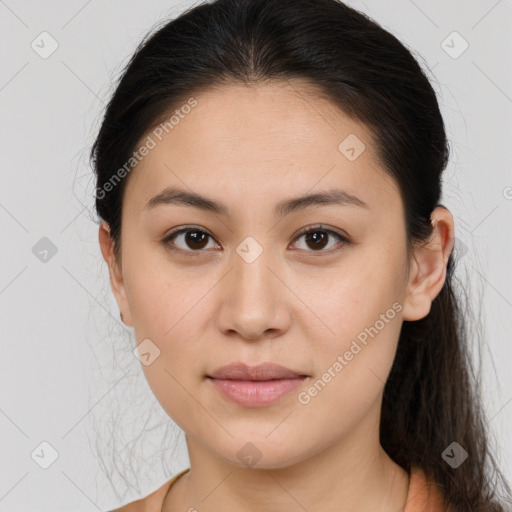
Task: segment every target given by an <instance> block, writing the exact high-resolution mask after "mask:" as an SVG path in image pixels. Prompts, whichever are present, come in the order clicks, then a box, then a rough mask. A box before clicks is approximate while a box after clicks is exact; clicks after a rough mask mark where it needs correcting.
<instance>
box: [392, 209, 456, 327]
mask: <svg viewBox="0 0 512 512" xmlns="http://www.w3.org/2000/svg"><path fill="white" fill-rule="evenodd" d="M430 218H431V222H432V225H433V233H432V235H431V237H430V238H429V239H428V241H427V242H426V243H424V244H421V245H419V246H417V247H416V248H415V249H414V253H413V256H412V261H411V266H410V274H409V282H408V287H407V296H406V298H405V301H404V309H403V315H402V316H403V319H404V320H420V319H422V318H424V317H426V316H427V315H428V314H429V312H430V308H431V306H432V301H433V300H434V299H435V298H436V297H437V295H438V294H439V292H440V291H441V289H442V287H443V285H444V283H445V280H446V266H447V264H448V258H449V256H450V254H451V252H452V250H453V246H454V243H455V238H454V236H455V235H454V233H455V230H454V222H453V216H452V214H451V213H450V211H449V210H448V209H447V208H445V207H444V206H438V207H436V208H435V210H434V211H433V212H432V214H431V217H430Z"/></svg>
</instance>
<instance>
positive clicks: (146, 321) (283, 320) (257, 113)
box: [99, 81, 454, 512]
mask: <svg viewBox="0 0 512 512" xmlns="http://www.w3.org/2000/svg"><path fill="white" fill-rule="evenodd" d="M196 99H197V101H198V105H197V106H196V107H195V108H194V109H192V111H191V113H190V114H188V115H187V116H186V117H185V118H184V119H181V120H180V122H179V124H178V125H176V126H175V127H174V129H173V130H172V131H170V132H169V133H168V134H167V135H165V137H163V139H162V141H161V142H158V144H157V146H156V147H155V148H154V149H152V150H151V151H150V152H149V154H148V155H147V156H146V157H145V158H144V159H143V160H142V161H141V162H140V163H139V164H138V166H137V167H136V168H135V169H134V170H133V171H132V173H131V174H130V175H129V180H128V183H127V188H126V190H125V196H124V200H123V212H122V235H121V236H122V247H121V262H119V261H117V260H116V259H115V258H114V253H113V246H112V240H111V238H110V236H109V231H108V225H107V224H106V223H103V224H102V225H101V226H100V231H99V241H100V247H101V251H102V254H103V257H104V259H105V261H106V262H107V263H108V265H109V269H110V282H111V286H112V290H113V293H114V295H115V297H116V300H117V303H118V305H119V308H120V310H121V312H122V313H123V317H124V322H125V323H126V324H127V325H130V326H132V327H133V328H134V330H135V334H136V338H137V343H140V342H141V341H142V340H144V339H146V338H149V339H150V340H151V341H152V342H153V343H154V344H155V345H156V346H158V348H159V349H160V356H159V357H157V358H156V359H155V360H154V361H153V362H152V363H151V364H150V365H148V366H145V365H142V368H143V370H144V372H145V376H146V378H147V380H148V383H149V385H150V387H151V389H152V391H153V392H154V394H155V396H156V398H157V399H158V401H159V402H160V404H161V405H162V407H163V408H164V410H165V411H166V412H167V413H168V414H169V416H170V417H171V418H172V419H173V420H174V421H175V422H176V423H177V424H178V425H179V426H180V427H181V428H182V429H183V430H184V431H185V433H186V439H187V446H188V450H189V456H190V462H191V471H190V472H189V473H186V474H185V475H183V476H182V477H181V478H179V479H178V480H177V481H176V483H175V485H174V486H173V487H172V488H171V490H170V492H169V493H168V494H167V496H166V498H165V501H164V504H163V508H162V510H163V511H167V512H170V511H171V510H182V511H186V510H194V509H195V510H199V511H201V510H208V511H209V512H218V511H221V510H222V511H223V512H226V511H228V512H229V511H235V510H237V511H239V510H244V511H248V512H251V511H261V510H266V511H268V512H277V511H282V510H290V511H294V510H297V511H303V510H308V512H316V511H334V510H336V511H356V510H357V511H358V512H361V511H370V510H372V511H379V512H396V511H397V510H400V509H401V507H403V506H404V505H405V502H406V498H407V492H408V485H409V475H408V474H407V472H406V471H404V470H403V469H402V468H401V467H399V466H398V465H397V464H395V463H394V462H393V461H392V460H391V459H390V458H389V456H388V455H387V454H386V453H385V452H384V450H383V449H382V447H381V445H380V443H379V421H380V411H381V404H382V396H383V390H384V384H385V382H386V379H387V376H388V375H389V372H390V369H391V365H392V362H393V358H394V355H395V352H396V348H397V343H398V337H399V333H400V327H401V324H402V321H403V320H418V319H420V318H423V317H425V316H426V315H427V314H428V312H429V311H430V306H431V303H432V301H433V299H434V298H435V297H436V296H437V295H438V293H439V292H440V290H441V288H442V286H443V284H444V282H445V278H446V264H447V261H448V256H449V254H450V252H451V251H452V249H453V237H454V224H453V217H452V215H451V213H450V212H449V210H447V209H446V208H444V207H438V208H436V209H435V210H434V212H433V213H432V220H433V223H434V226H435V228H434V233H433V235H432V237H431V239H430V241H429V243H428V244H424V245H422V246H417V247H416V248H415V249H414V252H413V253H408V251H407V245H406V231H405V219H404V210H403V204H402V200H401V197H400V194H399V191H398V188H397V185H396V183H395V182H394V181H393V180H392V178H391V177H389V175H387V174H386V173H385V172H384V170H383V168H382V167H381V165H380V163H379V162H378V160H377V157H376V155H375V153H374V152H373V150H372V143H371V133H370V132H369V131H368V130H367V128H366V127H365V126H364V125H363V124H361V123H358V122H356V121H354V120H352V119H350V118H349V117H347V116H346V115H344V114H343V112H341V111H339V110H338V109H335V108H334V107H333V105H332V104H330V103H329V102H328V101H327V100H326V99H323V98H320V97H318V96H316V95H315V94H314V91H313V90H310V89H308V87H307V84H301V83H300V82H298V81H295V82H281V83H274V84H265V85H258V86H252V87H246V86H242V85H230V86H227V87H225V88H224V89H215V90H211V91H209V92H205V93H202V94H200V95H197V96H196ZM350 134H355V135H356V136H357V137H358V138H359V139H360V140H361V141H363V142H364V143H365V145H366V150H365V151H364V152H363V153H362V154H361V155H360V156H359V157H358V158H357V159H356V160H355V161H350V160H349V159H347V158H346V157H345V156H344V155H343V154H342V153H341V152H340V151H339V149H338V146H339V144H340V142H342V141H343V140H344V139H345V138H346V137H347V136H348V135H350ZM168 186H177V187H180V188H183V189H185V190H187V191H194V192H196V193H199V194H201V195H204V196H206V197H208V198H212V199H214V200H216V201H218V202H222V203H224V204H225V205H226V206H227V207H228V208H229V210H230V215H228V216H222V215H218V214H214V213H211V212H206V211H202V210H199V209H197V208H193V207H189V206H179V205H165V206H160V207H157V208H155V209H152V210H150V211H147V212H145V211H144V206H145V204H146V202H147V201H148V200H149V199H150V198H152V197H153V196H155V195H156V194H158V193H159V192H161V191H162V190H163V189H165V188H166V187H168ZM332 188H342V189H343V190H346V191H350V193H352V194H354V195H356V196H357V197H359V198H360V199H362V200H363V201H364V202H365V203H367V205H368V209H364V208H359V207H356V206H349V205H345V206H340V205H321V206H313V207H309V208H306V209H303V210H300V211H297V212H293V213H289V214H288V215H286V216H284V217H283V218H281V219H279V218H278V217H275V216H274V214H273V208H274V205H275V204H276V203H278V202H279V201H282V200H283V199H288V198H292V197H296V196H300V195H304V194H306V193H312V192H319V191H324V190H329V189H332ZM316 224H322V229H324V230H325V229H332V230H333V231H335V232H338V233H340V234H342V235H347V236H348V238H349V239H350V240H351V241H352V243H350V244H345V245H343V244H342V242H341V241H340V240H339V239H338V238H337V237H336V235H335V234H329V235H328V236H329V240H328V242H327V246H325V247H323V246H322V247H321V248H320V249H315V246H314V244H313V243H312V242H311V241H310V242H309V243H308V240H307V238H306V237H305V236H300V237H298V232H299V230H300V229H301V228H304V227H309V226H314V225H316ZM185 226H191V228H190V229H191V231H194V228H196V229H197V228H201V229H202V230H204V231H206V232H207V233H208V234H210V235H211V237H210V238H207V239H206V241H205V242H204V244H203V245H202V246H200V247H204V248H203V249H199V250H198V249H197V248H196V249H194V247H197V246H198V244H196V245H192V246H190V245H187V243H186V240H185V237H184V235H178V236H177V237H176V238H174V239H173V240H172V241H171V242H167V244H168V245H169V244H172V242H174V244H175V246H176V247H177V248H180V249H182V250H183V251H184V252H186V251H188V253H187V254H192V253H193V254H192V256H191V257H187V255H186V254H184V255H179V254H176V253H174V252H172V251H171V250H170V249H168V248H166V245H165V243H164V242H162V240H163V239H164V238H165V236H166V234H168V233H170V231H171V229H173V228H178V227H185ZM322 233H324V236H325V231H322ZM247 236H251V237H253V238H254V239H255V240H256V241H257V242H258V244H259V245H260V246H261V248H262V250H263V252H262V253H261V255H260V256H259V257H258V258H257V259H256V260H255V261H254V262H252V263H247V262H246V261H245V260H244V259H243V258H242V257H240V256H239V255H238V253H237V252H236V249H237V247H238V246H239V244H240V243H241V242H242V241H243V240H244V239H245V238H246V237H247ZM336 248H340V250H339V251H337V252H333V251H334V250H335V249H336ZM194 251H195V252H194ZM395 302H398V303H399V304H400V305H401V306H402V308H401V311H400V312H398V313H396V316H395V317H394V318H393V319H392V320H389V321H388V322H387V323H386V324H385V327H384V328H381V329H380V330H379V332H378V334H377V335H376V336H374V337H373V338H369V341H368V343H367V345H365V346H363V348H362V350H361V351H360V352H359V353H357V355H356V356H354V357H353V359H352V360H351V361H350V362H349V363H348V364H347V365H346V366H345V367H344V368H343V370H342V371H341V372H339V373H338V374H337V376H336V377H335V378H333V379H332V380H331V381H330V382H329V383H328V384H327V385H326V386H325V387H324V388H323V389H322V390H321V392H319V393H318V394H317V395H316V396H314V397H312V398H311V400H310V402H309V403H307V404H302V403H300V402H299V401H298V394H299V393H300V392H301V391H304V390H307V389H308V388H310V387H311V386H312V385H313V384H314V383H315V382H316V381H317V380H318V379H319V378H321V377H322V374H324V372H326V371H327V370H328V368H329V367H331V368H332V366H333V363H334V362H335V361H336V360H337V357H338V356H339V355H343V354H344V353H345V352H346V351H347V350H348V349H349V348H350V346H351V343H352V341H353V340H354V339H356V337H357V335H358V334H359V333H361V332H362V331H364V329H365V328H367V327H370V326H374V325H375V323H376V321H377V320H378V319H379V318H380V316H379V315H381V314H382V313H385V312H386V311H387V310H389V309H390V308H391V307H392V304H393V303H395ZM360 345H361V344H360ZM234 361H244V362H246V363H247V364H250V365H253V364H258V363H260V362H264V361H272V362H275V363H278V364H281V365H283V366H286V367H288V368H291V369H293V370H295V371H299V372H300V373H302V374H307V375H309V376H310V377H309V378H308V379H306V382H304V383H303V385H301V387H300V388H298V389H296V390H294V391H292V392H291V393H289V394H288V395H286V396H285V397H283V398H281V399H279V400H278V402H275V403H273V404H270V405H268V406H265V407H260V408H247V407H243V406H240V405H237V404H235V403H233V402H230V401H228V400H226V399H225V398H223V397H222V396H221V395H220V394H219V393H218V391H216V390H215V389H213V387H212V386H211V383H210V382H209V381H208V380H207V379H205V375H206V374H207V373H209V372H212V371H213V370H215V369H216V368H218V367H220V366H223V365H225V364H227V363H230V362H234ZM248 442H250V443H253V444H254V445H255V446H256V447H257V449H258V450H259V452H260V453H261V458H260V459H259V460H258V462H257V463H256V464H255V465H253V466H251V467H248V466H246V465H244V464H243V463H242V462H241V460H240V459H239V458H238V456H237V453H238V452H239V450H241V449H242V447H244V446H245V445H246V444H247V443H248ZM203 500H204V501H203ZM192 507H194V509H192Z"/></svg>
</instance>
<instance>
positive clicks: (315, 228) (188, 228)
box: [162, 224, 353, 257]
mask: <svg viewBox="0 0 512 512" xmlns="http://www.w3.org/2000/svg"><path fill="white" fill-rule="evenodd" d="M187 231H200V232H202V233H204V234H206V235H207V236H209V237H210V238H212V239H213V240H215V242H216V243H217V244H218V242H217V241H216V239H215V237H214V236H213V235H212V234H211V233H210V232H209V231H208V230H207V229H205V228H203V227H200V226H195V225H189V226H182V227H179V228H176V229H175V230H172V231H171V232H170V233H167V234H166V235H165V236H164V238H163V239H162V242H163V243H164V245H165V246H166V247H167V248H168V249H169V250H171V251H173V252H176V253H179V254H185V255H186V256H191V257H195V256H199V255H201V253H204V252H210V251H207V250H204V249H203V250H197V251H192V250H185V249H179V248H176V247H173V246H172V245H170V244H169V241H170V240H171V239H172V238H174V237H176V236H178V235H180V234H182V233H186V232H187ZM314 231H325V232H326V233H329V234H333V235H335V236H337V237H338V238H339V240H340V243H339V244H338V247H337V248H335V249H330V250H327V251H323V250H320V251H305V252H306V253H309V255H311V256H313V257H316V256H323V255H325V256H327V255H330V254H333V253H336V252H338V251H339V250H341V248H342V247H343V246H345V245H349V244H352V243H353V242H352V240H351V238H350V237H349V236H348V235H346V234H343V233H340V232H339V231H338V230H336V229H334V228H330V227H328V226H326V225H323V224H314V225H309V226H305V227H303V228H301V229H300V231H299V232H297V233H296V234H295V235H294V237H293V241H294V242H295V241H296V240H297V239H298V238H300V237H301V236H303V235H306V234H308V233H310V232H314ZM292 243H293V242H292ZM219 245H220V244H219ZM315 253H317V254H315Z"/></svg>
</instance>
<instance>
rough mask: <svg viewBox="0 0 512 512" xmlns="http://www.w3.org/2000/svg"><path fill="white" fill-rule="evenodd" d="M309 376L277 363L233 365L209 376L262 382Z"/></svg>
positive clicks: (223, 367) (219, 369)
mask: <svg viewBox="0 0 512 512" xmlns="http://www.w3.org/2000/svg"><path fill="white" fill-rule="evenodd" d="M307 376H308V375H306V374H304V373H300V372H296V371H294V370H291V369H289V368H285V367H284V366H281V365H278V364H275V363H262V364H259V365H256V366H248V365H246V364H244V363H231V364H228V365H226V366H222V367H221V368H218V369H217V370H215V371H214V372H213V373H210V374H209V375H207V377H209V378H212V379H221V380H244V381H251V380H252V381H262V380H276V379H299V378H302V377H307Z"/></svg>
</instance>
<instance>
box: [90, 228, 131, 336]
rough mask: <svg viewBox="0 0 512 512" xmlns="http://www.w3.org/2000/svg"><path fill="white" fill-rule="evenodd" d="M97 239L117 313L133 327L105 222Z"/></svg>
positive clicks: (112, 243) (121, 275) (121, 274)
mask: <svg viewBox="0 0 512 512" xmlns="http://www.w3.org/2000/svg"><path fill="white" fill-rule="evenodd" d="M98 238H99V242H100V249H101V254H102V255H103V259H104V260H105V262H106V263H107V265H108V269H109V273H110V286H111V287H112V293H113V294H114V296H115V298H116V302H117V305H118V306H119V311H120V312H121V313H123V320H122V321H123V322H124V324H126V325H128V326H133V324H132V319H131V314H130V307H129V304H128V300H127V298H126V288H125V286H124V281H123V273H122V269H121V268H120V267H119V263H118V261H117V259H116V258H115V256H114V241H113V240H112V238H111V236H110V227H109V225H108V223H107V222H105V221H103V222H101V224H100V229H99V233H98Z"/></svg>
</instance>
